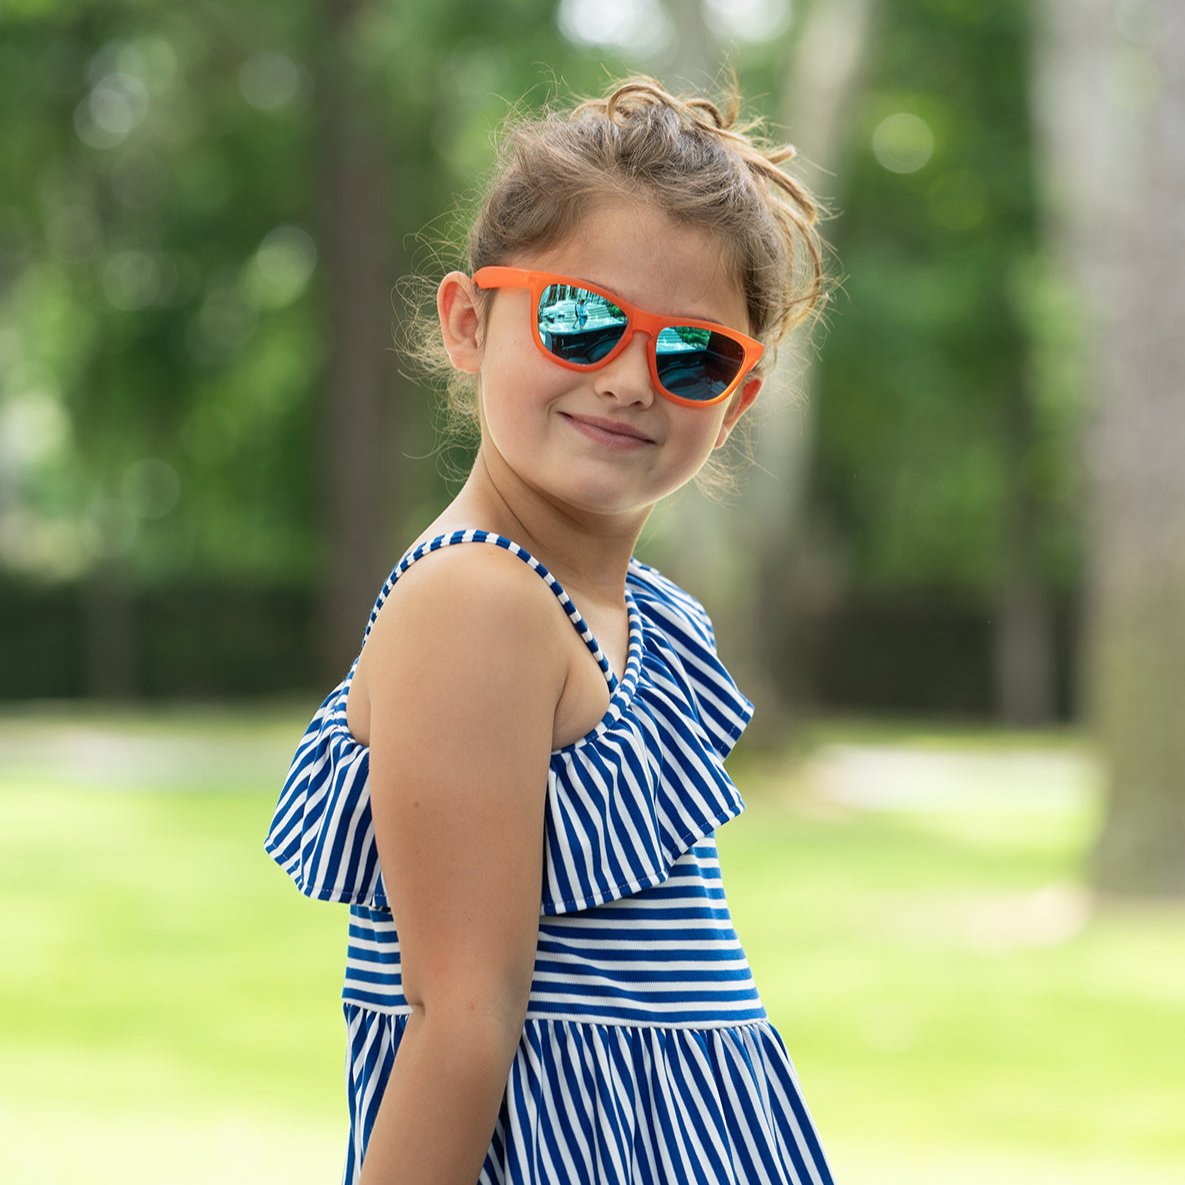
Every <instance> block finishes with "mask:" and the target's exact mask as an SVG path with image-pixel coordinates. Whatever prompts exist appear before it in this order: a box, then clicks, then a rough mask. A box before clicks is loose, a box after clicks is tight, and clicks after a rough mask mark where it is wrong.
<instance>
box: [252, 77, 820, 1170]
mask: <svg viewBox="0 0 1185 1185" xmlns="http://www.w3.org/2000/svg"><path fill="white" fill-rule="evenodd" d="M733 107H734V108H735V104H733ZM789 155H790V150H781V151H777V152H775V151H765V150H763V149H761V148H760V147H759V146H758V145H757V144H755V143H754V142H753V141H751V140H750V138H749V137H748V135H747V134H746V132H745V130H744V129H741V128H738V127H737V126H735V110H730V111H729V112H725V113H721V112H720V111H719V110H717V108H716V107H715V106H713V105H712V104H711V103H709V102H708V101H706V100H703V99H691V100H686V101H684V100H680V99H677V98H675V97H673V96H672V95H670V94H668V93H667V92H666V91H664V90H663V89H662V88H661V87H660V86H659V85H658V84H657V83H654V82H652V81H650V80H646V79H640V80H634V81H631V82H627V83H625V84H624V85H621V86H619V87H618V88H617V89H616V90H614V91H613V93H612V94H611V95H610V96H609V97H608V98H607V99H603V100H597V101H592V102H586V103H583V104H581V105H580V106H578V107H576V108H575V109H574V110H573V111H571V112H570V113H567V114H553V115H550V116H547V117H544V118H542V119H539V120H535V121H530V122H524V123H520V124H518V125H517V126H516V127H514V129H513V130H512V131H511V132H510V134H509V135H508V137H507V138H506V141H505V143H504V147H503V152H502V155H501V160H500V164H499V166H498V169H497V171H496V174H495V177H494V180H493V182H492V184H491V187H490V190H489V193H488V194H487V197H486V200H485V203H484V205H483V206H482V208H481V211H480V213H479V215H478V217H477V221H476V224H475V225H474V227H473V229H472V232H471V235H470V240H469V269H468V271H467V272H452V273H450V274H449V275H447V276H445V277H444V279H443V280H442V281H441V282H440V287H439V292H438V299H437V306H438V311H439V318H440V334H441V338H442V340H443V345H444V349H445V350H446V351H447V354H448V359H449V361H450V363H451V366H452V367H453V368H455V371H456V372H457V373H458V374H460V375H463V376H472V378H473V379H475V380H476V382H475V383H474V384H473V388H474V389H473V395H474V396H475V411H476V413H477V416H478V418H479V422H480V429H481V444H480V449H479V452H478V454H477V458H476V460H475V462H474V465H473V469H472V472H471V473H470V475H469V478H468V480H467V482H466V483H465V485H464V487H463V488H462V490H461V491H460V493H459V494H458V495H457V497H456V498H455V499H454V500H453V501H452V503H451V504H450V505H449V506H448V508H447V509H446V510H445V511H444V513H443V514H441V515H440V517H439V518H437V519H436V520H435V521H434V522H433V523H432V524H431V525H430V526H429V527H428V528H427V529H426V530H425V531H424V532H423V534H422V535H421V536H420V538H419V539H418V541H417V542H416V543H415V545H414V546H413V547H412V548H411V549H410V550H409V551H408V552H407V554H406V555H404V557H403V558H402V559H401V560H400V562H399V564H398V565H397V566H396V568H395V570H394V572H393V573H392V574H391V577H390V579H389V580H388V581H387V583H386V584H385V585H384V586H383V589H382V591H381V593H380V594H379V597H378V601H377V603H376V605H375V607H374V611H373V612H372V614H371V616H370V622H369V625H368V626H367V628H366V633H365V636H364V638H363V646H364V648H363V650H362V652H361V654H360V655H359V657H358V659H357V661H356V662H355V663H354V665H353V667H352V668H351V670H350V672H349V674H348V675H347V676H346V678H345V679H344V681H343V682H342V683H341V684H340V685H339V686H338V687H337V688H335V689H334V690H333V691H332V692H331V693H330V695H329V697H328V698H327V699H326V700H325V702H324V703H323V704H322V706H321V708H320V710H319V711H318V712H317V714H316V716H315V717H314V718H313V721H312V724H311V725H310V726H309V728H308V731H307V732H306V733H305V736H304V738H303V740H302V741H301V743H300V746H299V748H298V749H297V752H296V757H295V760H294V761H293V764H292V769H291V772H290V774H289V776H288V780H287V782H286V784H285V786H284V790H283V793H282V795H281V797H280V802H279V805H278V807H277V810H276V815H275V819H274V821H273V824H272V829H271V832H270V835H269V837H268V841H267V847H268V850H269V851H270V853H271V854H272V855H273V856H274V858H275V859H276V860H277V862H279V863H280V865H281V866H282V867H283V868H284V870H285V871H286V872H287V873H288V874H289V875H290V876H291V877H292V878H293V880H294V881H295V882H296V884H297V886H298V887H299V888H300V889H301V891H302V892H304V893H306V894H307V895H308V896H310V897H314V898H317V899H319V900H322V901H341V902H346V903H348V904H349V905H350V927H349V950H348V959H347V966H346V983H345V990H344V992H343V999H344V1005H345V1014H346V1021H347V1025H348V1031H349V1055H348V1059H347V1078H348V1086H349V1099H350V1117H351V1144H350V1152H349V1156H348V1161H347V1166H346V1172H345V1180H346V1182H347V1183H352V1182H361V1183H362V1185H402V1183H404V1182H408V1183H414V1185H472V1183H473V1182H474V1181H479V1182H482V1183H483V1185H493V1183H495V1182H498V1183H508V1185H543V1183H548V1185H583V1183H588V1185H626V1183H636V1185H642V1183H651V1182H654V1183H657V1182H669V1183H670V1185H683V1183H685V1182H703V1183H705V1185H722V1183H744V1185H768V1183H771V1182H776V1183H784V1185H825V1183H829V1182H830V1181H831V1176H830V1173H829V1171H828V1168H827V1164H826V1161H825V1160H824V1157H823V1153H822V1151H821V1149H820V1146H819V1140H818V1138H817V1136H816V1134H815V1129H814V1126H813V1124H812V1122H811V1118H810V1116H809V1114H808V1112H807V1110H806V1107H805V1105H804V1104H803V1101H802V1098H801V1096H800V1094H799V1088H798V1082H797V1079H796V1077H795V1073H794V1070H793V1067H792V1065H791V1063H790V1060H789V1058H788V1056H787V1054H786V1051H785V1048H784V1047H783V1045H782V1042H781V1040H780V1038H779V1037H778V1035H777V1033H776V1032H775V1031H774V1029H773V1028H772V1027H771V1025H770V1023H769V1021H768V1019H767V1017H766V1014H765V1010H764V1009H763V1008H762V1005H761V1000H760V998H759V996H758V994H757V990H756V988H755V986H754V984H753V979H752V977H751V974H750V971H749V968H748V966H747V963H746V960H745V954H744V951H743V950H742V949H741V946H740V944H739V942H738V940H737V937H736V934H735V932H734V931H733V929H732V925H731V923H730V920H729V914H728V908H727V905H726V903H725V900H724V891H723V889H722V887H721V881H720V867H719V861H718V858H717V855H716V843H715V838H714V834H715V831H716V829H717V828H718V827H719V826H720V825H721V824H723V823H726V822H727V821H728V820H729V819H731V818H734V817H735V816H736V815H737V814H739V813H740V811H741V810H742V809H743V804H742V802H741V798H740V795H739V794H738V793H737V790H736V788H735V787H734V785H733V783H732V782H731V780H730V779H729V777H728V774H727V773H726V772H725V770H724V759H725V757H727V755H728V753H729V751H730V750H731V749H732V747H733V745H734V744H735V742H736V740H737V738H738V737H739V736H740V734H741V732H742V730H743V729H744V727H745V725H746V724H747V723H748V721H749V718H750V715H751V714H752V710H753V709H752V705H751V704H750V703H749V701H748V700H747V699H745V697H744V696H743V695H742V694H741V693H740V692H739V691H738V690H737V687H736V685H735V683H734V682H733V680H732V678H731V677H730V676H729V674H728V672H727V671H726V670H725V668H724V667H723V665H722V664H721V662H720V660H719V658H718V657H717V655H716V649H715V642H714V638H713V634H712V626H711V622H710V621H709V619H708V617H707V615H706V613H705V612H704V610H703V608H702V607H701V606H700V605H699V604H698V603H697V602H696V601H695V600H694V599H693V598H692V597H691V596H689V595H688V594H687V593H685V592H683V591H682V590H681V589H679V588H677V587H676V586H675V585H674V584H672V583H671V582H670V581H669V580H667V579H665V578H664V577H663V576H661V575H660V574H659V573H658V572H657V571H655V570H654V569H653V568H650V567H647V566H646V565H645V564H642V563H640V562H639V561H638V560H637V559H635V558H634V556H633V550H634V545H635V543H636V541H637V539H638V535H639V532H640V531H641V529H642V525H643V524H644V523H645V521H646V518H647V516H648V515H649V514H650V511H651V510H652V509H653V507H654V505H655V503H656V502H657V501H658V500H659V499H660V498H662V497H664V496H665V495H667V494H670V493H671V492H673V491H674V490H677V489H678V488H679V487H680V486H682V485H683V484H684V483H685V482H687V481H689V480H690V479H691V478H692V477H694V476H695V475H696V473H698V472H699V470H700V469H701V468H702V466H703V465H704V463H705V462H706V461H707V460H708V459H709V457H710V456H711V455H712V453H713V451H714V450H715V449H718V448H719V447H720V446H721V445H723V444H724V442H725V440H726V439H727V438H728V435H729V433H730V432H732V431H733V430H734V429H735V428H736V426H737V423H738V421H739V420H740V419H741V417H742V416H743V415H744V414H745V412H746V411H747V410H748V409H749V407H750V406H751V405H752V403H753V401H754V399H756V397H757V393H758V391H759V389H760V387H761V384H762V373H763V372H762V367H761V362H762V358H763V349H767V348H768V347H769V346H770V345H772V344H773V343H774V342H775V341H776V340H777V339H778V338H779V337H780V336H781V335H782V334H783V333H784V332H785V331H786V330H787V329H788V328H789V327H790V326H791V325H792V324H793V323H795V322H796V321H798V320H800V319H801V318H803V317H804V316H806V315H807V314H808V313H809V312H810V310H811V308H812V306H813V305H814V303H815V302H816V300H817V299H818V297H819V293H820V277H821V269H820V261H819V248H818V243H817V240H816V238H815V236H814V232H813V229H812V223H813V221H814V217H815V209H814V206H813V205H812V203H811V201H810V199H809V197H808V196H807V195H806V193H805V192H804V191H803V190H802V189H801V188H800V187H799V186H798V185H797V184H796V183H795V182H794V181H793V180H791V179H790V178H789V177H788V176H786V175H785V174H784V173H783V172H782V171H781V170H780V169H779V168H778V167H777V164H778V163H779V162H780V161H783V160H786V159H787V158H788V157H789ZM768 357H769V356H768V354H766V355H765V358H766V360H767V361H768Z"/></svg>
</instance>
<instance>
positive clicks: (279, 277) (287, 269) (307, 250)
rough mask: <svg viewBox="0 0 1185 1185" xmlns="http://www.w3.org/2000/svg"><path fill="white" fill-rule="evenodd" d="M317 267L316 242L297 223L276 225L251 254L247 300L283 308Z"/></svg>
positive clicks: (263, 306)
mask: <svg viewBox="0 0 1185 1185" xmlns="http://www.w3.org/2000/svg"><path fill="white" fill-rule="evenodd" d="M316 266H317V244H316V243H315V242H314V240H313V236H312V235H310V234H309V232H308V231H307V230H305V229H304V228H303V227H299V226H277V227H276V228H275V229H274V230H272V231H270V232H269V233H268V234H267V235H266V237H265V238H264V240H263V242H262V243H260V244H259V249H258V250H257V251H256V252H255V255H254V256H253V257H252V259H251V262H250V264H249V265H248V267H247V272H246V275H245V277H244V285H245V290H246V295H247V298H248V300H250V301H251V302H252V303H253V304H255V305H256V306H258V307H260V308H273V309H274V308H283V307H284V306H285V305H288V304H291V303H292V302H293V301H294V300H296V298H297V297H298V296H300V294H301V293H302V292H303V291H304V290H305V288H306V287H307V286H308V282H309V278H310V277H311V276H312V274H313V269H314V268H315V267H316Z"/></svg>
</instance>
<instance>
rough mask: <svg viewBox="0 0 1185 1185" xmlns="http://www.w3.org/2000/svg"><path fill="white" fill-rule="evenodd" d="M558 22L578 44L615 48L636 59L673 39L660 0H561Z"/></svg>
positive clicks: (653, 51) (563, 32)
mask: <svg viewBox="0 0 1185 1185" xmlns="http://www.w3.org/2000/svg"><path fill="white" fill-rule="evenodd" d="M556 20H557V22H558V23H559V28H560V32H561V33H562V34H563V35H564V36H565V37H566V38H567V39H568V40H569V41H571V42H572V43H573V44H574V45H599V46H612V47H613V48H615V49H618V50H620V51H622V52H623V53H626V54H629V55H630V56H632V57H643V58H644V57H649V56H652V55H653V54H656V53H658V52H659V51H660V50H662V49H664V48H665V47H666V46H667V45H669V44H670V42H671V39H672V37H673V30H672V29H671V25H670V22H669V21H668V20H667V16H666V13H665V12H664V11H663V8H662V5H661V4H659V3H658V2H657V0H560V7H559V11H558V13H557V14H556Z"/></svg>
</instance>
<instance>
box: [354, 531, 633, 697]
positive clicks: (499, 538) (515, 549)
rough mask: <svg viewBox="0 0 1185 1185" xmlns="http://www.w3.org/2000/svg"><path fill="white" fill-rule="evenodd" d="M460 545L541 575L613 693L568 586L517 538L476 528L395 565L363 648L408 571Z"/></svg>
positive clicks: (430, 542)
mask: <svg viewBox="0 0 1185 1185" xmlns="http://www.w3.org/2000/svg"><path fill="white" fill-rule="evenodd" d="M460 543H485V544H487V545H489V546H492V547H500V548H502V550H503V551H508V552H509V553H510V554H511V555H514V556H517V557H518V558H519V559H520V560H522V562H523V563H524V564H526V565H527V567H528V568H530V569H531V570H532V571H533V572H536V573H538V575H539V576H540V577H541V578H542V580H543V581H544V583H545V584H546V585H547V587H548V588H550V589H551V591H552V592H553V593H554V594H555V597H556V600H557V601H559V603H560V605H561V606H562V607H563V609H564V612H565V613H566V614H567V615H568V620H569V621H570V622H571V623H572V625H573V627H574V628H575V630H576V632H577V633H578V634H579V635H580V637H581V639H582V640H583V642H584V644H585V645H586V646H587V647H588V649H589V652H590V653H591V654H592V656H593V658H595V659H596V660H597V664H598V665H599V666H600V668H601V671H602V672H603V673H604V676H605V679H606V681H607V682H608V684H609V688H610V690H612V689H613V688H614V687H616V685H617V677H616V676H615V675H614V674H613V671H612V669H611V668H610V666H609V660H608V659H607V658H606V657H605V652H604V651H603V650H602V649H601V644H600V642H598V641H597V639H596V637H595V636H594V634H593V632H592V630H591V629H589V627H588V623H587V622H586V621H585V620H584V617H583V616H582V615H581V613H580V610H579V609H577V608H576V605H575V603H574V602H573V601H572V598H571V597H570V596H568V594H567V593H566V592H565V591H564V586H563V585H562V584H560V582H559V581H558V580H557V579H556V578H555V577H554V576H553V575H552V574H551V572H549V571H548V569H547V567H546V565H544V564H542V563H540V561H539V560H537V559H536V558H535V557H534V556H533V555H531V553H530V552H529V551H527V549H526V548H525V547H520V546H519V545H518V544H517V543H515V542H514V540H513V539H508V538H507V537H506V536H505V535H498V534H496V533H495V532H493V531H482V530H478V529H476V528H470V529H468V530H464V531H453V532H452V533H451V534H445V535H436V536H434V537H433V538H431V539H426V540H424V542H423V543H419V544H417V545H416V546H415V547H413V548H412V549H411V550H410V551H409V552H407V553H406V554H405V555H404V556H403V558H402V559H401V560H400V561H399V563H398V564H396V565H395V568H394V570H393V571H392V572H391V575H390V576H388V577H387V581H386V583H385V584H384V585H383V587H382V591H381V592H380V593H379V595H378V599H377V600H376V601H375V603H374V608H373V609H372V610H371V611H370V619H369V621H367V623H366V631H365V633H364V634H363V635H362V644H363V645H365V644H366V640H367V638H369V637H370V631H371V630H372V629H373V628H374V623H375V621H376V620H377V618H378V615H379V610H380V609H382V607H383V605H384V603H385V602H386V600H387V597H388V596H390V594H391V590H392V589H393V588H394V587H395V584H396V582H397V581H398V580H399V578H400V577H401V576H402V575H403V574H404V573H405V572H406V571H407V570H408V568H410V567H411V566H412V565H413V564H415V563H418V562H419V561H420V560H422V559H423V558H424V557H425V556H427V555H431V554H432V553H433V552H436V551H441V550H443V549H444V548H446V547H454V546H456V545H457V544H460Z"/></svg>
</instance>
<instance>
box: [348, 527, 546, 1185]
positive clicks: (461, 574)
mask: <svg viewBox="0 0 1185 1185" xmlns="http://www.w3.org/2000/svg"><path fill="white" fill-rule="evenodd" d="M452 550H453V554H442V555H440V556H436V557H433V559H432V560H431V562H429V563H424V564H420V565H418V566H417V567H416V568H412V569H409V571H408V572H407V573H406V574H405V575H404V576H403V577H402V578H401V581H400V585H399V591H398V595H396V596H393V597H392V598H391V599H390V600H389V601H388V603H387V605H386V606H385V607H384V609H383V611H382V613H381V614H380V618H379V621H378V622H377V623H376V625H375V629H374V631H373V632H372V634H371V638H370V640H369V642H368V643H367V649H366V651H365V659H366V661H367V664H368V665H367V671H366V676H367V678H366V698H367V700H368V701H369V708H370V711H369V721H368V726H369V743H370V753H371V756H370V763H371V764H370V785H371V797H372V804H373V811H374V820H375V830H376V836H377V840H378V847H379V855H380V858H381V861H382V866H383V877H384V880H385V882H386V885H387V889H388V893H389V895H390V898H391V905H392V910H393V913H394V916H395V919H396V924H397V926H398V930H399V939H400V946H401V952H402V961H403V990H404V994H405V995H406V997H407V999H408V1001H409V1003H410V1004H411V1005H412V1015H411V1017H410V1020H409V1022H408V1026H407V1030H406V1032H405V1034H404V1037H403V1040H402V1042H401V1044H400V1047H399V1052H398V1056H397V1058H396V1061H395V1065H394V1068H393V1070H392V1073H391V1077H390V1080H389V1082H388V1084H387V1088H386V1093H385V1096H384V1098H383V1102H382V1104H381V1106H380V1108H379V1112H378V1117H377V1120H376V1122H375V1126H374V1130H373V1132H372V1135H371V1138H370V1143H369V1146H368V1149H367V1153H366V1158H365V1161H364V1164H363V1168H362V1177H361V1183H360V1185H404V1183H405V1182H407V1183H410V1182H414V1183H415V1185H472V1183H473V1182H474V1181H475V1180H476V1179H477V1176H478V1174H479V1172H480V1171H481V1165H482V1162H483V1160H484V1158H485V1154H486V1150H487V1148H488V1146H489V1142H490V1138H491V1135H492V1133H493V1128H494V1123H495V1121H496V1119H497V1114H498V1108H499V1105H500V1103H501V1100H502V1096H503V1092H504V1090H505V1087H506V1080H507V1075H508V1073H509V1068H510V1064H511V1062H512V1060H513V1058H514V1053H515V1049H516V1046H517V1043H518V1040H519V1037H520V1035H521V1033H522V1026H523V1018H524V1015H525V1013H526V1006H527V997H528V994H529V991H530V984H531V975H532V971H533V967H534V959H535V946H536V941H537V937H538V926H539V900H540V885H541V876H542V872H541V861H542V849H543V811H544V799H545V794H546V788H547V769H548V758H549V754H550V750H551V740H552V728H553V720H554V716H555V707H556V704H557V702H558V700H559V697H560V693H561V691H562V689H563V684H564V678H565V668H564V665H563V660H562V653H563V650H562V648H561V647H557V646H556V645H555V639H556V635H555V632H554V626H555V618H554V617H553V616H552V614H554V612H555V608H554V606H552V605H548V604H546V603H545V602H544V601H543V599H542V598H541V596H540V594H542V595H543V597H546V598H547V599H551V595H552V594H551V593H550V592H549V591H548V590H547V589H546V588H545V587H544V586H543V585H542V583H541V582H540V581H539V578H538V576H536V575H535V574H534V573H533V572H531V571H529V570H528V569H527V568H525V567H523V566H522V565H521V564H519V563H518V562H517V561H510V562H508V558H509V557H507V556H505V555H502V554H492V553H491V552H490V551H488V550H487V549H486V548H481V547H476V546H474V547H464V548H456V549H452ZM405 582H406V583H405Z"/></svg>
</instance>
